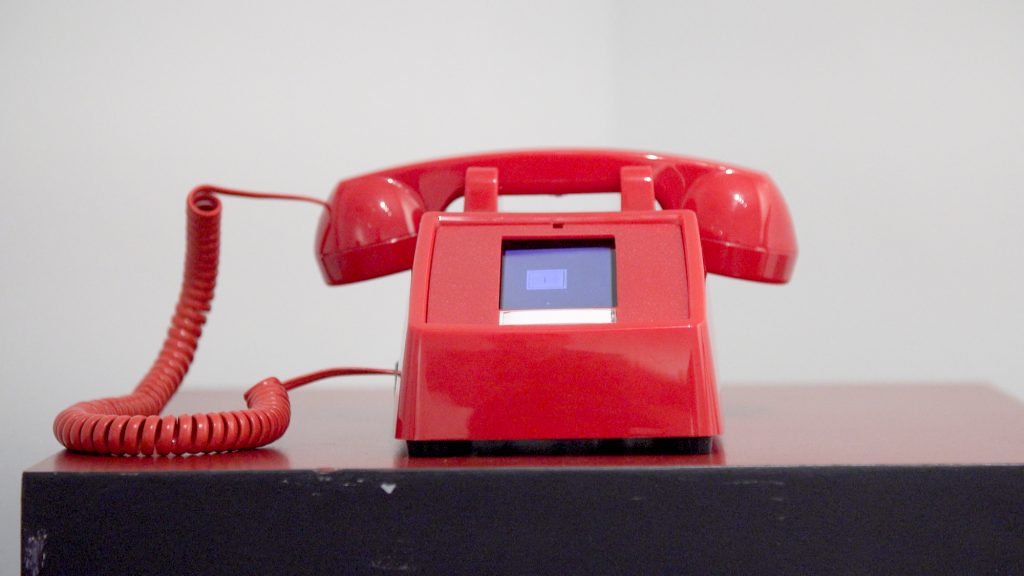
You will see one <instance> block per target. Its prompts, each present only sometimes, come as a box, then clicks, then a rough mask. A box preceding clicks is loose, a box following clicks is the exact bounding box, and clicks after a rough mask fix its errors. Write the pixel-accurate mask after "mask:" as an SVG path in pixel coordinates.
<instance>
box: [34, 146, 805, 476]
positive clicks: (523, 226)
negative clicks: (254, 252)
mask: <svg viewBox="0 0 1024 576" xmlns="http://www.w3.org/2000/svg"><path fill="white" fill-rule="evenodd" d="M611 190H620V191H621V194H622V211H621V212H616V213H556V214H503V213H498V212H497V211H496V209H497V197H498V194H499V192H500V193H502V194H565V193H578V192H606V191H611ZM215 194H229V195H241V196H256V197H270V198H289V199H298V200H304V201H310V202H314V203H318V204H321V205H323V206H324V207H325V210H324V212H323V214H322V216H321V219H320V227H319V231H318V238H319V240H318V254H319V260H320V265H321V270H322V272H323V275H324V278H325V279H326V281H327V282H328V283H329V284H345V283H350V282H356V281H359V280H365V279H368V278H374V277H378V276H382V275H385V274H390V273H393V272H398V271H402V270H407V269H409V268H410V267H411V268H412V269H413V273H412V288H411V294H410V306H409V326H408V333H407V337H406V349H405V357H404V361H403V366H402V371H401V374H400V382H401V384H400V393H399V405H398V422H397V427H396V437H397V438H399V439H403V440H406V441H407V444H408V447H409V453H410V455H413V456H421V455H440V454H452V453H461V452H465V451H467V450H469V449H470V448H472V447H473V446H477V445H488V444H501V445H504V444H507V443H510V442H520V443H531V442H540V443H543V442H564V441H577V442H593V441H603V440H610V439H614V440H616V441H620V442H630V443H635V444H637V445H648V444H650V443H654V444H657V445H658V446H667V447H668V448H670V449H679V450H683V451H694V452H706V451H708V450H709V449H710V446H711V442H710V439H711V437H713V436H715V435H717V434H719V432H720V423H719V414H718V401H717V391H716V389H715V382H714V371H713V367H712V362H711V351H710V344H709V341H708V333H707V322H706V318H705V301H704V273H705V271H706V272H712V273H716V274H723V275H727V276H733V277H737V278H744V279H748V280H756V281H760V282H774V283H782V282H786V281H788V280H789V278H790V275H791V274H792V270H793V266H794V264H795V261H796V255H797V248H796V238H795V235H794V232H793V227H792V223H791V221H790V217H789V212H788V210H787V208H786V205H785V202H784V201H783V199H782V196H781V195H780V194H779V192H778V190H777V189H776V188H775V186H774V184H773V183H772V182H771V180H770V179H769V178H768V177H767V176H765V175H763V174H760V173H757V172H753V171H750V170H745V169H740V168H734V167H728V166H724V165H721V164H718V163H714V162H707V161H702V160H694V159H689V158H682V157H673V156H666V155H660V154H647V153H639V152H623V151H604V150H554V151H530V152H515V153H506V154H488V155H478V156H466V157H459V158H451V159H445V160H438V161H434V162H426V163H421V164H415V165H410V166H405V167H400V168H394V169H390V170H384V171H380V172H375V173H372V174H368V175H364V176H360V177H357V178H352V179H349V180H345V181H343V182H341V183H340V184H339V185H338V186H337V188H336V189H335V190H334V193H333V194H332V195H331V197H330V199H329V200H328V201H327V202H326V203H324V202H321V201H320V200H317V199H313V198H306V197H298V196H286V195H276V194H256V193H247V192H239V191H234V190H227V189H223V188H215V187H211V186H202V187H199V188H197V189H195V190H194V191H193V192H192V194H190V196H189V201H188V215H189V228H188V231H189V244H188V253H187V255H186V266H185V280H184V283H183V287H182V294H181V298H180V300H179V305H178V308H177V313H176V315H175V317H174V318H173V320H172V328H171V330H170V331H169V332H168V337H167V340H166V341H165V344H164V349H163V351H162V353H161V355H160V357H159V358H158V359H157V361H156V363H155V364H154V366H153V368H152V369H151V370H150V372H149V373H148V374H147V375H146V377H145V378H144V379H143V380H142V382H140V384H139V385H138V386H137V387H136V390H135V391H134V392H133V394H131V395H128V396H122V397H118V398H108V399H103V400H96V401H92V402H82V403H79V404H76V405H74V406H72V407H70V408H68V409H67V410H65V411H64V412H62V413H61V414H60V415H59V416H58V417H57V420H56V421H55V422H54V432H55V434H56V436H57V438H58V439H59V440H60V441H61V443H63V444H64V445H65V446H66V447H68V448H69V449H72V450H77V451H83V452H93V453H102V454H154V453H156V454H172V453H173V454H185V453H202V452H218V451H224V450H236V449H243V448H253V447H257V446H262V445H265V444H267V443H270V442H272V441H274V440H276V439H277V438H278V437H280V436H281V434H283V433H284V430H285V429H286V428H287V425H288V420H289V418H290V410H289V406H288V392H287V391H288V390H290V389H292V388H295V387H297V386H301V385H303V384H306V383H309V382H312V381H315V380H319V379H321V378H326V377H329V376H337V375H345V374H353V373H392V371H388V370H374V369H361V368H340V369H332V370H324V371H321V372H316V373H313V374H309V375H306V376H300V377H298V378H294V379H292V380H288V381H285V382H283V383H282V382H281V381H279V380H277V379H276V378H268V379H267V380H264V381H263V382H260V383H259V384H257V385H256V386H254V387H253V388H252V389H251V390H249V392H247V393H246V400H247V403H248V405H249V409H248V410H240V411H235V412H222V413H210V414H201V415H185V416H181V417H174V416H164V417H160V416H158V414H159V412H160V410H161V409H162V408H163V406H164V405H165V404H166V402H167V401H168V400H169V399H170V397H171V395H173V394H174V392H175V391H176V390H177V388H178V386H179V385H180V383H181V380H182V379H183V377H184V374H185V372H186V371H187V370H188V366H189V365H190V363H191V360H192V355H193V354H194V351H195V346H196V343H197V341H198V337H199V334H200V331H201V327H202V324H203V323H204V322H205V318H206V312H207V311H208V310H209V303H210V301H211V300H212V296H213V285H214V282H215V278H216V267H217V256H218V250H217V242H218V236H219V232H218V230H219V228H218V226H219V216H220V203H219V201H218V200H217V199H216V197H215V196H214V195H215ZM463 194H464V195H465V196H466V202H465V213H462V214H458V213H446V212H441V211H442V210H443V209H444V208H445V207H446V206H448V204H450V203H451V202H452V201H453V200H454V199H455V198H457V197H459V196H461V195H463ZM655 200H657V202H658V203H659V204H660V205H661V207H662V208H663V210H661V211H658V210H656V209H655Z"/></svg>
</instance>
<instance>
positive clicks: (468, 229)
mask: <svg viewBox="0 0 1024 576" xmlns="http://www.w3.org/2000/svg"><path fill="white" fill-rule="evenodd" d="M592 238H603V239H612V240H613V242H614V247H615V248H614V249H615V272H616V285H617V294H618V297H617V304H616V306H615V314H616V320H615V322H614V323H608V324H588V325H581V324H571V325H529V326H509V325H499V314H500V310H499V291H500V289H499V284H500V281H501V278H500V277H501V253H502V242H503V241H505V240H510V239H511V240H523V239H529V240H540V239H545V240H548V239H552V240H554V239H561V240H567V239H592ZM719 432H720V424H719V414H718V397H717V392H716V389H715V380H714V370H713V366H712V361H711V348H710V343H709V340H708V329H707V320H706V318H705V300H704V267H703V263H702V259H701V250H700V240H699V237H698V231H697V219H696V217H695V215H694V214H693V212H691V211H688V210H666V211H660V212H658V211H654V210H647V211H639V210H633V211H627V212H616V213H585V214H501V213H496V212H473V213H466V214H452V213H441V212H428V213H427V214H426V215H425V216H424V218H423V221H422V224H421V227H420V239H419V242H418V244H417V251H416V260H415V264H414V266H413V273H412V290H411V299H410V305H409V328H408V334H407V340H406V350H405V358H404V364H403V367H402V377H401V388H400V392H399V404H398V423H397V429H396V436H397V437H398V438H401V439H406V440H530V439H587V438H655V437H691V436H714V435H717V434H718V433H719Z"/></svg>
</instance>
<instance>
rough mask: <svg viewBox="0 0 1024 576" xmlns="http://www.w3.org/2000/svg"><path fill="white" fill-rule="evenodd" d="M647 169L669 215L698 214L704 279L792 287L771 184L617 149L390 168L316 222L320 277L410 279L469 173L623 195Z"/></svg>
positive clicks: (349, 186)
mask: <svg viewBox="0 0 1024 576" xmlns="http://www.w3.org/2000/svg"><path fill="white" fill-rule="evenodd" d="M628 166H648V167H650V168H651V171H652V174H653V179H654V194H655V198H656V199H657V200H658V203H659V204H661V206H662V208H665V209H687V210H693V211H694V212H696V214H697V220H698V223H699V227H700V235H701V245H702V250H703V256H704V265H705V268H706V270H707V271H708V272H711V273H714V274H723V275H726V276H732V277H736V278H744V279H747V280H756V281H760V282H786V281H788V280H789V278H790V276H791V275H792V271H793V266H794V264H795V262H796V256H797V246H796V235H795V233H794V231H793V224H792V220H791V219H790V216H789V210H788V209H787V207H786V203H785V201H784V200H783V198H782V195H781V194H780V193H779V191H778V189H777V188H776V187H775V184H774V183H773V182H772V181H771V179H770V178H768V176H767V175H765V174H762V173H760V172H755V171H753V170H748V169H745V168H737V167H733V166H726V165H724V164H720V163H717V162H711V161H707V160H697V159H693V158H686V157H682V156H670V155H666V154H654V153H646V152H630V151H620V150H531V151H522V152H509V153H495V154H479V155H473V156H460V157H455V158H446V159H441V160H434V161H431V162H423V163H419V164H411V165H408V166H401V167H397V168H389V169H387V170H381V171H379V172H374V173H371V174H366V175H364V176H359V177H356V178H351V179H348V180H344V181H342V182H341V183H339V184H338V186H337V188H335V190H334V192H333V194H332V195H331V198H330V199H329V200H328V204H329V206H330V208H331V209H330V210H329V211H327V212H325V214H324V216H323V217H322V219H321V221H320V230H319V242H318V250H319V256H320V263H321V267H322V270H323V273H324V278H325V279H326V280H327V282H328V283H330V284H344V283H348V282H356V281H359V280H364V279H367V278H374V277H377V276H382V275H384V274H389V273H392V272H398V271H401V270H406V269H408V268H409V267H410V266H411V265H412V258H413V251H414V248H415V236H416V231H417V229H418V226H419V219H420V217H421V216H422V214H423V212H424V211H428V210H429V211H439V210H444V208H445V207H447V206H448V204H450V203H451V202H452V201H453V200H455V199H456V198H458V197H459V196H461V195H463V194H464V191H465V184H466V170H467V169H469V168H472V167H489V168H496V169H497V170H498V184H499V191H500V193H501V194H572V193H581V192H611V191H618V190H620V189H621V188H620V186H621V180H620V178H621V170H622V168H624V167H628Z"/></svg>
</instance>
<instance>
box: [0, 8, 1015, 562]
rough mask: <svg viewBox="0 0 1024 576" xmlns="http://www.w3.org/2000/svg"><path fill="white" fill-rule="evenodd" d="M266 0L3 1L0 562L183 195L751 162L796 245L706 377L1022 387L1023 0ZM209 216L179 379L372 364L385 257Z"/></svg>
mask: <svg viewBox="0 0 1024 576" xmlns="http://www.w3.org/2000/svg"><path fill="white" fill-rule="evenodd" d="M293 4H294V3H289V5H288V6H287V7H285V6H284V4H276V3H275V4H271V3H265V4H255V3H251V2H222V3H216V4H214V5H207V4H205V3H198V2H193V3H185V4H180V3H179V4H175V5H173V6H172V5H162V4H137V3H114V2H103V3H96V2H94V3H88V4H82V3H67V4H62V3H52V2H35V3H19V4H15V3H10V2H7V3H0V198H2V199H3V202H4V206H3V209H2V210H0V243H2V244H0V245H2V247H3V248H2V251H0V274H2V278H3V280H2V281H0V311H2V323H0V350H2V352H0V377H2V380H3V382H4V383H5V385H4V386H3V388H2V389H0V390H2V391H0V394H2V396H0V399H2V410H3V419H2V420H0V421H2V422H3V424H2V429H0V432H2V433H3V434H4V435H5V437H7V438H10V440H7V441H5V442H4V447H5V458H4V465H5V470H4V474H3V477H2V484H0V490H2V492H0V516H2V518H3V520H2V521H0V522H2V524H0V558H2V559H3V560H4V561H5V562H14V561H15V558H16V554H17V552H16V545H15V541H16V537H15V534H16V533H17V510H18V501H17V493H18V482H19V480H18V473H19V471H20V470H21V469H22V468H24V467H26V466H28V465H31V464H32V463H34V462H36V461H38V460H40V459H42V458H43V457H44V456H46V455H47V454H49V453H51V452H53V451H54V450H56V448H57V445H56V443H55V441H54V440H52V438H51V435H50V425H51V421H52V418H53V416H54V415H55V414H56V413H57V412H58V411H59V410H60V409H62V408H63V407H65V406H66V405H68V404H69V403H72V402H74V401H77V400H81V399H84V398H86V397H96V396H102V395H107V394H115V393H123V392H126V391H128V390H129V389H130V388H131V387H132V386H133V385H134V383H135V381H136V380H137V379H138V377H139V376H140V375H141V374H142V373H143V372H144V370H145V368H146V367H147V366H148V364H149V362H150V361H151V360H152V358H153V356H154V354H155V353H156V351H157V349H158V347H159V344H160V340H161V338H162V335H163V331H164V329H165V326H166V321H167V319H168V318H169V316H170V314H171V311H172V306H173V303H174V299H175V297H176V292H177V285H178V282H179V274H180V268H181V260H182V246H183V241H184V235H183V232H184V231H183V223H184V209H183V201H184V196H185V194H186V193H187V191H188V190H189V188H190V187H191V186H192V185H194V184H196V183H200V182H214V183H218V184H223V185H230V186H235V187H242V188H250V189H257V190H274V191H287V192H293V193H302V194H310V195H317V196H326V194H327V193H328V192H329V191H330V189H331V187H332V185H333V184H334V183H335V182H336V181H337V180H339V179H341V178H344V177H348V176H352V175H355V174H358V173H360V172H365V171H369V170H372V169H376V168H380V167H383V166H387V165H393V164H399V163H404V162H408V161H413V160H421V159H426V158H430V157H437V156H444V155H449V154H455V153H461V152H470V151H479V150H494V149H505V148H522V147H539V146H568V145H582V146H616V147H631V148H649V149H653V150H661V151H667V152H676V153H682V154H690V155H696V156H704V157H710V158H715V159H719V160H723V161H729V162H734V163H739V164H744V165H748V166H751V167H755V168H758V169H762V170H764V171H767V172H769V173H770V174H772V175H773V176H774V178H775V180H776V182H777V183H778V184H779V186H780V187H781V189H782V190H783V193H784V194H785V195H786V197H787V199H788V201H789V204H790V209H791V211H792V213H793V216H794V220H795V222H796V226H797V232H798V237H799V240H800V244H801V250H802V252H801V257H800V261H799V263H798V267H797V271H796V276H795V279H794V281H793V283H792V284H791V285H789V286H786V287H765V286H760V285H756V284H751V283H744V282H740V281H731V280H725V279H719V278H713V279H711V280H710V281H709V284H710V288H709V296H710V298H711V301H712V309H713V310H712V312H713V319H714V322H715V323H714V326H713V327H714V329H715V341H716V353H717V364H718V368H719V375H720V378H721V380H722V381H723V382H725V383H729V382H738V381H741V382H769V383H786V382H818V383H828V382H849V381H878V380H884V381H900V382H903V381H907V382H922V381H954V380H960V381H962V380H984V381H990V382H993V383H994V384H996V385H997V386H999V387H1001V388H1003V389H1004V390H1007V391H1008V392H1010V393H1012V394H1015V395H1017V396H1018V397H1024V381H1022V380H1021V378H1020V376H1021V374H1022V373H1024V360H1022V356H1024V355H1021V354H1020V353H1019V352H1018V351H1017V347H1018V344H1019V343H1020V341H1021V339H1020V337H1019V336H1018V327H1019V325H1020V324H1021V321H1024V313H1022V312H1024V307H1022V304H1021V300H1020V299H1019V298H1018V297H1017V292H1018V291H1019V290H1018V287H1019V286H1020V284H1021V280H1022V267H1021V264H1020V262H1021V257H1020V255H1019V254H1018V246H1021V245H1022V243H1024V242H1022V241H1024V233H1022V232H1021V228H1020V226H1019V225H1017V223H1016V222H1015V221H1014V219H1015V218H1016V217H1017V216H1018V215H1019V214H1020V213H1021V212H1022V208H1024V201H1022V200H1021V194H1020V190H1019V188H1020V186H1021V184H1020V183H1021V182H1024V163H1022V162H1021V161H1020V158H1021V157H1022V153H1024V115H1022V114H1021V112H1020V108H1019V106H1020V102H1022V101H1024V69H1022V64H1021V62H1022V60H1021V56H1022V55H1024V45H1022V44H1024V41H1022V40H1021V35H1020V34H1019V31H1020V30H1022V29H1024V9H1022V6H1021V5H1020V4H1019V3H1014V2H1005V3H1002V4H999V3H962V4H952V3H950V4H948V5H938V4H927V5H920V6H914V5H912V4H911V3H900V2H885V3H863V2H850V3H848V4H847V5H845V6H837V5H834V4H830V3H824V4H822V3H814V2H805V3H799V2H796V3H794V2H791V3H783V4H779V3H776V4H773V5H770V6H769V5H767V4H766V5H763V6H762V5H761V4H760V3H750V4H749V5H748V4H746V3H728V2H725V3H722V2H718V3H710V2H709V3H705V4H701V5H690V4H689V3H670V2H666V3H628V4H627V3H610V2H604V3H595V2H577V3H569V2H559V3H548V2H536V3H529V4H522V3H506V4H481V3H470V2H465V3H456V2H441V3H431V4H430V5H427V4H425V3H424V4H414V3H407V4H406V3H384V4H381V3H348V4H340V3H301V4H299V5H297V6H296V5H293ZM560 202H561V201H560ZM226 204H227V206H226V208H225V215H224V229H225V237H224V241H223V244H224V249H223V267H222V276H221V281H220V284H219V287H218V296H217V300H216V302H215V306H214V312H213V315H212V317H211V321H210V324H209V325H208V329H207V332H206V334H205V337H204V340H203V344H202V346H201V352H200V354H199V356H198V359H197V362H196V364H195V366H194V369H193V371H192V373H191V374H190V380H189V382H187V383H186V386H187V387H190V388H194V387H203V386H232V387H235V388H237V389H238V390H239V392H241V391H242V390H244V388H246V387H247V386H248V385H249V384H250V383H252V382H255V381H256V380H258V379H259V378H261V377H263V376H266V375H271V374H274V375H280V376H285V377H286V376H290V375H294V374H298V373H301V372H304V371H308V370H312V369H316V368H319V367H324V366H333V365H370V366H390V365H391V364H393V363H394V361H395V360H396V359H397V357H398V354H399V352H400V349H401V345H402V343H401V341H400V340H401V335H402V323H403V318H402V314H403V311H404V307H405V303H404V299H405V297H406V296H405V295H406V290H407V286H406V284H407V282H408V276H407V275H398V276H394V277H389V278H385V279H380V280H375V281H372V282H367V283H365V284H362V285H355V286H349V287H341V288H327V287H324V286H323V285H322V282H321V280H320V278H319V274H318V271H317V269H316V265H315V263H314V260H313V256H312V248H311V247H312V243H313V232H314V229H315V223H316V218H317V213H316V209H315V208H312V207H309V206H306V205H290V204H286V203H277V204H275V203H265V202H251V201H244V200H235V199H228V200H227V202H226ZM556 205H559V206H561V205H563V204H556ZM564 205H565V206H566V207H567V209H572V208H574V207H576V206H580V207H583V208H586V207H591V206H593V203H591V204H589V205H588V203H586V202H583V201H580V200H572V201H571V202H570V203H564ZM521 207H522V206H520V208H521ZM322 385H324V386H327V385H332V384H330V383H323V384H322ZM296 417H300V416H298V415H297V416H296Z"/></svg>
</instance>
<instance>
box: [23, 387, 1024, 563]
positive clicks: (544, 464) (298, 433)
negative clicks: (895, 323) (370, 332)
mask: <svg viewBox="0 0 1024 576" xmlns="http://www.w3.org/2000/svg"><path fill="white" fill-rule="evenodd" d="M382 382H383V380H382ZM292 400H293V402H292V405H293V413H292V426H291V429H290V430H289V431H288V433H287V434H286V435H285V436H284V438H283V439H281V440H279V441H278V442H277V443H275V444H274V445H272V446H271V447H269V448H265V449H262V450H255V451H249V452H236V453H228V454H217V455H206V456H195V457H186V458H162V459H160V458H101V457H90V456H82V455H77V454H71V453H67V452H59V453H57V454H56V455H54V456H52V457H50V458H48V459H46V460H44V461H43V462H41V463H39V464H38V465H36V466H33V467H32V468H30V469H28V470H26V471H25V473H24V477H23V494H22V497H23V502H22V504H23V506H22V509H23V512H22V544H23V573H24V574H41V575H43V574H257V573H258V574H379V573H391V572H397V573H406V572H409V573H427V574H568V573H587V574H592V573H602V574H605V573H608V574H686V573H697V574H704V573H715V574H783V573H786V574H811V573H814V574H916V573H921V574H1024V405H1022V404H1021V403H1019V402H1017V401H1015V400H1014V399H1012V398H1010V397H1007V396H1005V395H1003V394H1000V393H999V392H997V391H995V390H993V389H992V388H989V387H985V386H973V385H956V386H952V385H947V386H929V385H902V386H891V385H857V386H770V387H769V386H764V387H761V386H744V387H739V386H737V387H725V388H724V389H723V390H722V407H723V417H724V423H725V433H724V435H723V436H721V437H719V438H717V439H716V441H715V445H714V449H713V451H712V453H711V454H708V455H701V456H679V455H593V454H592V455H562V456H543V455H529V456H526V455H518V456H482V457H481V456H475V457H461V458H430V459H410V458H409V457H408V456H407V455H406V452H405V448H404V445H403V444H402V443H401V442H398V441H396V440H394V439H393V438H392V436H393V425H394V423H393V418H394V406H393V403H394V398H393V393H392V391H391V389H390V387H389V386H388V385H387V384H382V386H381V387H380V388H379V389H319V390H317V389H303V390H299V391H297V392H296V393H294V394H293V395H292ZM241 404H242V400H241V390H239V391H231V392H220V391H217V392H211V391H206V392H188V391H185V392H183V393H182V394H181V395H180V396H179V397H178V398H176V399H175V400H174V402H173V403H172V405H171V406H170V407H169V411H170V412H198V411H208V410H214V409H217V410H220V409H237V408H239V407H240V406H241Z"/></svg>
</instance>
